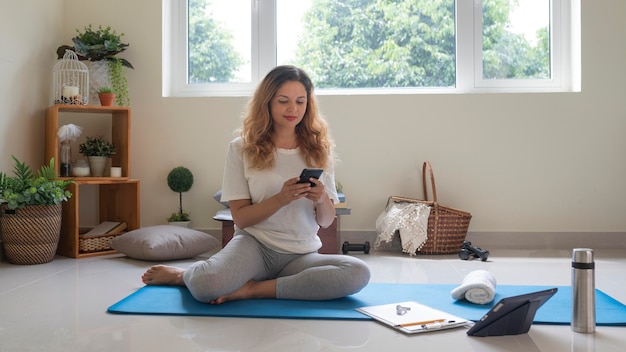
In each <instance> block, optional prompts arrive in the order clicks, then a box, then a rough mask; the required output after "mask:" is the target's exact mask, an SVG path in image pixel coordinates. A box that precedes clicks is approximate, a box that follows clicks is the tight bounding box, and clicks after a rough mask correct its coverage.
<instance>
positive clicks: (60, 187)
mask: <svg viewBox="0 0 626 352" xmlns="http://www.w3.org/2000/svg"><path fill="white" fill-rule="evenodd" d="M13 160H14V161H15V166H14V167H13V176H8V175H7V174H4V173H2V172H0V234H2V244H3V247H4V251H5V254H6V258H7V259H8V260H9V262H11V263H13V264H21V265H27V264H43V263H48V262H50V261H52V259H53V258H54V255H55V254H56V251H57V247H58V245H59V238H60V234H61V217H62V205H61V203H62V202H64V201H67V200H68V199H69V198H70V197H71V196H72V194H71V193H70V192H69V191H68V190H66V187H67V186H68V185H69V184H70V183H71V182H72V181H70V180H61V179H58V178H57V174H56V171H55V170H56V169H55V167H54V159H50V165H49V166H46V165H44V166H42V167H41V168H40V169H39V170H38V171H37V172H35V171H33V170H32V169H31V168H30V167H29V166H27V165H26V164H25V163H23V162H20V161H19V160H18V159H17V158H16V157H15V156H13Z"/></svg>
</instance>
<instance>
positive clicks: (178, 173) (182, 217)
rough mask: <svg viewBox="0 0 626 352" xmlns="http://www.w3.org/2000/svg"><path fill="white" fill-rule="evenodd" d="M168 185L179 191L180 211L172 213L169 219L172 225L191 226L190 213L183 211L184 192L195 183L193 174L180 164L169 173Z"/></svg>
mask: <svg viewBox="0 0 626 352" xmlns="http://www.w3.org/2000/svg"><path fill="white" fill-rule="evenodd" d="M167 185H168V186H169V188H170V189H171V190H172V191H174V192H177V193H178V212H176V213H172V215H170V217H169V218H167V221H168V222H169V223H170V224H172V225H180V226H185V227H190V224H191V219H190V218H189V214H187V213H185V212H184V211H183V192H187V191H189V190H190V189H191V186H192V185H193V174H192V173H191V171H189V169H187V168H186V167H183V166H178V167H175V168H173V169H172V171H170V173H169V174H168V175H167Z"/></svg>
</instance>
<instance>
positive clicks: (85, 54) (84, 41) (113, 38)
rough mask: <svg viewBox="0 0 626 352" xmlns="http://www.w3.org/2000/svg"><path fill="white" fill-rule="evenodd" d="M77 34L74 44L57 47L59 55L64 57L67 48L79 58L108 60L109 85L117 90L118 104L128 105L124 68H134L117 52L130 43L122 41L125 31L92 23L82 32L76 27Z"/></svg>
mask: <svg viewBox="0 0 626 352" xmlns="http://www.w3.org/2000/svg"><path fill="white" fill-rule="evenodd" d="M76 33H77V35H76V36H75V37H74V38H72V42H73V43H74V46H69V45H61V46H59V47H58V48H57V57H58V58H59V59H61V58H63V55H64V54H65V50H72V51H74V52H75V53H76V55H77V56H78V59H79V60H88V61H92V62H98V61H106V62H107V64H108V69H109V83H110V84H109V85H110V86H111V87H112V88H113V90H114V91H115V93H116V94H115V96H116V103H117V105H118V106H128V105H129V104H130V98H129V95H128V82H127V80H126V73H125V72H124V68H125V67H127V68H131V69H132V68H134V67H133V65H132V64H131V63H130V62H129V61H128V60H126V59H124V58H120V57H117V54H119V53H121V52H123V51H125V50H126V48H128V47H129V44H127V43H122V36H123V35H124V33H121V34H118V33H117V32H116V31H115V30H113V29H111V27H110V26H108V27H105V28H103V27H102V26H99V27H98V28H97V29H94V28H93V26H92V25H91V24H90V25H88V26H86V27H84V30H83V31H82V32H81V31H80V30H78V29H76Z"/></svg>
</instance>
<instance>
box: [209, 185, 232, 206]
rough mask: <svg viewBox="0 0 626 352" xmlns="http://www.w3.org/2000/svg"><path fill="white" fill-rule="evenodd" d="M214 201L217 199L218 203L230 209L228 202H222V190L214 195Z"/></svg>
mask: <svg viewBox="0 0 626 352" xmlns="http://www.w3.org/2000/svg"><path fill="white" fill-rule="evenodd" d="M213 199H215V200H216V201H217V202H218V203H220V204H221V205H223V206H225V207H226V208H230V204H228V202H222V190H221V189H220V190H219V191H217V192H215V194H214V195H213Z"/></svg>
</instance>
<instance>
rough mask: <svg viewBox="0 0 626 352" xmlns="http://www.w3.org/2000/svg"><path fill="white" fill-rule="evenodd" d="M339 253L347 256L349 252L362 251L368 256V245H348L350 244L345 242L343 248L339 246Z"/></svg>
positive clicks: (366, 243)
mask: <svg viewBox="0 0 626 352" xmlns="http://www.w3.org/2000/svg"><path fill="white" fill-rule="evenodd" d="M341 251H342V252H343V254H348V252H349V251H359V252H360V251H363V253H365V254H369V252H370V243H369V242H365V243H362V244H356V243H355V244H350V242H348V241H345V242H344V243H343V246H341Z"/></svg>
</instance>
